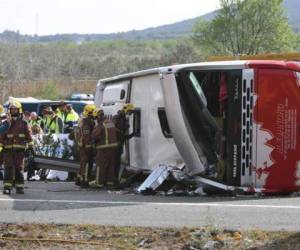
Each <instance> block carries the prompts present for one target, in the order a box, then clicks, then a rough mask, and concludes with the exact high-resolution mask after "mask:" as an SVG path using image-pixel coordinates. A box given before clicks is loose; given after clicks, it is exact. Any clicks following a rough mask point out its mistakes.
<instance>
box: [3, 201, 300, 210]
mask: <svg viewBox="0 0 300 250" xmlns="http://www.w3.org/2000/svg"><path fill="white" fill-rule="evenodd" d="M0 202H24V203H27V202H28V203H29V202H40V203H69V204H72V203H77V204H82V203H83V204H99V205H101V204H103V205H105V204H108V205H157V206H192V207H227V208H277V209H282V208H285V209H300V205H299V206H297V205H259V204H230V203H207V202H206V203H187V202H182V203H181V202H145V201H138V202H136V201H95V200H92V201H91V200H87V201H85V200H38V199H13V198H0Z"/></svg>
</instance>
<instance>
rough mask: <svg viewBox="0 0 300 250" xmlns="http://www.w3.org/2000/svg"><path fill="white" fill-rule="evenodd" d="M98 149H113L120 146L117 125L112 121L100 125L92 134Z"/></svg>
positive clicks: (105, 121)
mask: <svg viewBox="0 0 300 250" xmlns="http://www.w3.org/2000/svg"><path fill="white" fill-rule="evenodd" d="M92 139H93V140H94V141H95V144H96V149H104V148H112V147H117V146H118V140H117V132H116V127H115V124H114V123H113V122H112V121H110V120H104V122H103V123H100V124H98V125H97V126H96V127H95V128H94V130H93V133H92Z"/></svg>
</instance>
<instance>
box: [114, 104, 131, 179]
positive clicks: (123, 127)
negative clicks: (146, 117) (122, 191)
mask: <svg viewBox="0 0 300 250" xmlns="http://www.w3.org/2000/svg"><path fill="white" fill-rule="evenodd" d="M133 111H134V106H133V104H131V103H127V104H125V105H124V106H123V108H122V109H121V110H119V111H118V113H117V115H115V116H114V117H113V122H114V124H115V126H116V130H117V139H118V148H117V150H116V164H115V167H116V168H115V174H116V180H118V179H119V172H120V168H121V156H122V154H123V149H124V144H125V140H126V139H130V138H131V137H132V136H134V134H132V135H127V134H128V130H129V121H128V119H127V117H126V115H130V114H131V113H132V112H133Z"/></svg>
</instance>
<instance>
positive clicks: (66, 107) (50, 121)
mask: <svg viewBox="0 0 300 250" xmlns="http://www.w3.org/2000/svg"><path fill="white" fill-rule="evenodd" d="M23 116H24V120H25V121H27V122H28V124H29V126H30V127H31V130H32V133H33V134H41V133H45V134H48V133H52V134H61V133H70V132H71V131H72V129H73V127H74V126H76V125H77V124H78V121H79V115H78V114H77V113H76V111H75V110H74V109H73V108H72V105H71V104H66V103H65V102H63V101H62V102H60V103H59V105H58V107H57V109H56V110H53V109H52V107H51V106H46V107H44V109H43V117H40V116H38V114H37V113H36V112H31V113H30V112H28V111H24V115H23Z"/></svg>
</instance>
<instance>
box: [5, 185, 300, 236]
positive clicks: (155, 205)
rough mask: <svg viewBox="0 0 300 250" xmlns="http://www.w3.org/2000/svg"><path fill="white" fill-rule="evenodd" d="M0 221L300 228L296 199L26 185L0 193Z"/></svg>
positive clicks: (269, 228) (277, 228) (267, 228)
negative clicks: (8, 193)
mask: <svg viewBox="0 0 300 250" xmlns="http://www.w3.org/2000/svg"><path fill="white" fill-rule="evenodd" d="M0 187H1V194H0V222H5V223H63V224H65V223H67V224H99V225H118V226H150V227H183V226H185V227H199V226H206V225H212V226H216V227H222V228H228V229H254V228H259V229H266V230H300V197H290V196H286V197H268V198H257V197H255V196H243V197H169V196H168V197H165V196H142V195H133V194H121V193H120V192H116V191H107V190H102V191H94V190H81V189H79V188H78V187H76V186H75V185H74V184H73V183H66V182H57V183H54V182H49V183H43V182H31V183H27V184H26V190H25V192H26V193H25V194H24V195H16V194H12V195H11V196H6V195H2V187H3V185H2V182H1V183H0Z"/></svg>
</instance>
